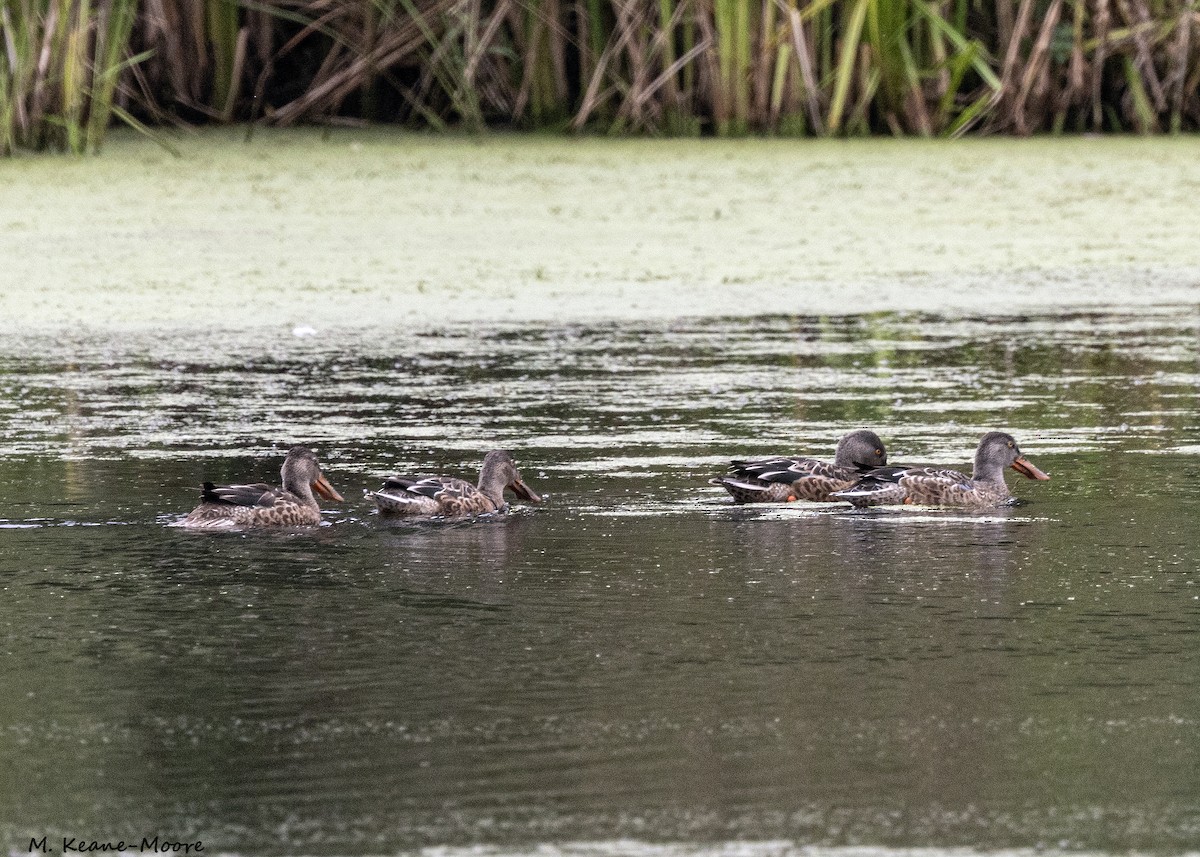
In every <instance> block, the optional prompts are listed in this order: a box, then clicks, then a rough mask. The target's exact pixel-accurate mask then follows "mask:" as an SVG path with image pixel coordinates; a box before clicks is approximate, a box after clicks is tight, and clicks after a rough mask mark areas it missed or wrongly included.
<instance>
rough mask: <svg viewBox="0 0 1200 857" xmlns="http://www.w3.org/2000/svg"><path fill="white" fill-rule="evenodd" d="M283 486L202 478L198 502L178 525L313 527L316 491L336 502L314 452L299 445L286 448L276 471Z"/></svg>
mask: <svg viewBox="0 0 1200 857" xmlns="http://www.w3.org/2000/svg"><path fill="white" fill-rule="evenodd" d="M279 473H280V476H281V478H282V481H283V487H282V488H275V487H273V486H271V485H264V484H262V483H258V484H255V485H213V484H212V483H211V482H205V483H204V488H203V489H202V490H201V492H200V499H201V503H200V505H199V506H197V507H196V508H195V509H193V510H192V511H191V513H190V514H189V515H188V516H187V517H186V518H184V519H183V520H182V521H181V522H180V524H179V526H181V527H188V528H190V529H196V530H236V529H247V528H251V527H315V526H317V525H318V524H320V523H321V509H320V508H319V507H318V506H317V499H316V497H314V496H313V491H316V492H317V493H318V494H320V495H321V496H322V497H324V498H325V499H327V500H336V501H338V502H341V500H342V495H341V494H339V493H338V492H337V491H335V490H334V488H333V486H332V485H330V484H329V482H328V480H326V479H325V477H324V475H322V473H321V466H320V464H318V463H317V456H316V454H315V453H314V452H313V451H312V450H311V449H309V448H307V447H304V446H293V447H292V448H291V449H290V450H288V454H287V457H286V458H285V459H284V460H283V467H282V469H281V470H280V471H279Z"/></svg>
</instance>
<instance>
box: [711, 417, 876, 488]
mask: <svg viewBox="0 0 1200 857" xmlns="http://www.w3.org/2000/svg"><path fill="white" fill-rule="evenodd" d="M884 464H887V452H886V451H885V450H884V448H883V441H881V440H880V439H879V435H877V434H875V432H873V431H867V430H866V429H861V430H859V431H852V432H850V433H849V434H848V435H846V436H845V437H843V438H842V439H841V440H839V441H838V445H837V450H836V451H835V452H834V458H833V463H832V464H830V463H828V462H826V461H819V460H817V459H815V458H800V457H796V458H792V457H781V458H764V459H761V460H756V461H733V462H731V463H730V466H729V474H728V475H726V476H721V477H718V478H716V479H710V480H709V484H710V485H720V486H721V487H722V488H724V489H725V490H726V491H728V492H729V494H730V496H732V497H733V501H734V502H735V503H790V502H792V501H794V500H809V501H813V502H817V503H824V502H826V501H833V500H836V499H838V498H836V497H831V496H830V494H831V493H832V492H834V491H838V490H841V489H843V488H849V487H850V486H851V485H853V484H854V483H855V482H856V481H857V480H858V478H859V477H860V476H862V475H863V473H865V472H866V471H868V470H870V469H872V468H874V467H881V466H883V465H884Z"/></svg>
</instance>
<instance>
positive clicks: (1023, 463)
mask: <svg viewBox="0 0 1200 857" xmlns="http://www.w3.org/2000/svg"><path fill="white" fill-rule="evenodd" d="M1012 469H1013V470H1015V471H1017V472H1018V473H1020V474H1021V475H1022V476H1025V477H1028V478H1029V479H1039V480H1041V481H1043V482H1044V481H1046V480H1047V479H1049V478H1050V477H1049V476H1047V475H1046V474H1045V473H1043V472H1042V471H1040V470H1038V469H1037V468H1036V467H1034V465H1033V462H1032V461H1030V460H1029V459H1028V458H1026V457H1025V456H1023V455H1022V456H1021V457H1020V458H1018V459H1017V460H1016V461H1014V462H1013V463H1012Z"/></svg>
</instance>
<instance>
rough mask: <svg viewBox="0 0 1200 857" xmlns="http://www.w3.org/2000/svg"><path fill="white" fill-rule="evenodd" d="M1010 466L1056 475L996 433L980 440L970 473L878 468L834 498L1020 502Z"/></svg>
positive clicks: (873, 502)
mask: <svg viewBox="0 0 1200 857" xmlns="http://www.w3.org/2000/svg"><path fill="white" fill-rule="evenodd" d="M1009 467H1011V468H1012V469H1013V470H1016V471H1017V472H1018V473H1020V474H1022V475H1023V476H1025V477H1027V478H1029V479H1037V480H1040V481H1045V480H1048V479H1049V478H1050V477H1049V476H1047V475H1046V474H1045V473H1043V472H1042V471H1041V470H1039V469H1038V468H1037V467H1036V466H1035V465H1034V464H1033V462H1031V461H1029V460H1028V459H1027V458H1025V456H1024V455H1022V454H1021V450H1020V449H1019V448H1018V447H1017V442H1016V440H1015V439H1014V438H1013V436H1012V435H1010V434H1005V433H1004V432H998V431H996V432H988V433H987V434H985V435H984V436H983V437H982V438H981V439H980V441H979V446H978V448H977V449H976V450H975V467H974V470H973V471H972V474H971V475H970V476H967V475H966V474H965V473H962V472H961V471H958V470H948V469H942V468H937V467H903V466H892V467H877V468H875V469H874V470H871V471H870V472H868V473H866V474H864V475H862V476H861V478H859V479H858V480H857V481H856V482H855V483H854V484H853V485H852V486H850V487H849V488H844V489H841V490H839V491H836V492H834V493H833V495H832V499H835V500H848V501H849V502H850V503H852V504H853V505H855V506H860V507H864V506H886V505H896V504H900V503H906V504H913V505H918V506H953V507H956V508H960V509H990V508H994V507H996V506H1003V505H1006V504H1009V503H1012V502H1015V501H1014V498H1013V496H1012V494H1011V492H1009V490H1008V485H1007V484H1006V483H1005V481H1004V470H1005V469H1006V468H1009Z"/></svg>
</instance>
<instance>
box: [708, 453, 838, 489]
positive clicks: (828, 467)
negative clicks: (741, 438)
mask: <svg viewBox="0 0 1200 857" xmlns="http://www.w3.org/2000/svg"><path fill="white" fill-rule="evenodd" d="M729 475H731V476H737V477H740V478H742V479H746V478H753V479H760V480H762V481H763V482H787V483H792V482H797V481H799V480H801V479H805V478H807V477H810V476H819V477H821V478H823V479H830V480H837V481H846V482H848V481H850V480H851V479H853V478H854V475H853V474H852V473H851V472H850V471H848V470H847V469H846V468H844V467H839V466H838V465H836V464H830V463H828V462H825V461H820V460H818V459H816V458H802V457H795V458H793V457H780V458H764V459H761V460H757V461H746V460H741V461H733V462H731V463H730V466H729Z"/></svg>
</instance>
